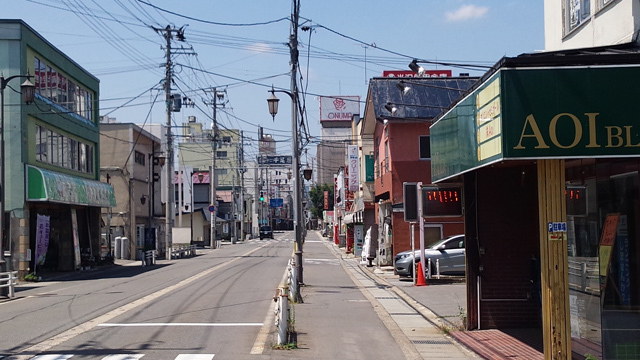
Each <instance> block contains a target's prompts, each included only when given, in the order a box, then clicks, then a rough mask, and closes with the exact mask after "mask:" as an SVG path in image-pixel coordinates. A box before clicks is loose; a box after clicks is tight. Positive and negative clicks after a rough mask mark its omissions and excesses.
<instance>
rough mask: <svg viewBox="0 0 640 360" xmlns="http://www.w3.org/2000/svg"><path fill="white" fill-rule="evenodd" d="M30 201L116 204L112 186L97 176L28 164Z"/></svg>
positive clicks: (102, 205)
mask: <svg viewBox="0 0 640 360" xmlns="http://www.w3.org/2000/svg"><path fill="white" fill-rule="evenodd" d="M26 171H27V176H26V178H27V201H50V202H57V203H64V204H76V205H88V206H97V207H113V206H116V196H115V193H114V192H113V187H112V186H111V185H109V184H107V183H103V182H100V181H96V180H89V179H83V178H80V177H77V176H71V175H66V174H61V173H58V172H55V171H51V170H45V169H40V168H37V167H35V166H31V165H27V169H26Z"/></svg>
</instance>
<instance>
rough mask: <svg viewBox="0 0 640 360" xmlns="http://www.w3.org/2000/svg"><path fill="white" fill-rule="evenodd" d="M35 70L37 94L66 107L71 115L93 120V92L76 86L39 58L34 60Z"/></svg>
mask: <svg viewBox="0 0 640 360" xmlns="http://www.w3.org/2000/svg"><path fill="white" fill-rule="evenodd" d="M34 70H35V75H34V81H35V88H36V93H37V94H39V95H40V96H41V97H42V98H44V99H46V100H48V101H51V102H53V103H55V104H58V105H60V106H62V107H64V108H65V109H67V110H69V112H70V113H74V114H77V115H79V116H81V117H83V118H85V119H88V120H93V98H94V95H93V93H92V92H90V91H87V90H86V89H84V88H83V87H81V86H80V85H78V84H76V83H75V82H73V81H72V80H71V79H69V78H68V77H67V76H65V75H64V74H62V73H61V72H60V71H58V70H56V69H55V68H53V67H52V66H51V65H49V64H47V63H46V62H45V61H44V60H42V59H40V58H38V57H35V59H34Z"/></svg>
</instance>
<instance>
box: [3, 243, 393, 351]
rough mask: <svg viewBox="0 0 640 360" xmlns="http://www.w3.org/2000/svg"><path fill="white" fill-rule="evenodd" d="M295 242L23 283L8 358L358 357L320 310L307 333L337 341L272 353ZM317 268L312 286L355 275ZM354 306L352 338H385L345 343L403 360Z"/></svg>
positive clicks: (329, 266) (304, 325)
mask: <svg viewBox="0 0 640 360" xmlns="http://www.w3.org/2000/svg"><path fill="white" fill-rule="evenodd" d="M291 235H292V233H290V232H284V233H282V232H279V233H276V234H275V239H274V240H262V241H260V240H252V241H247V242H244V243H242V242H239V243H237V244H225V245H224V246H223V247H222V248H221V249H216V250H208V249H207V250H202V251H200V252H199V254H198V256H196V257H193V258H186V259H176V260H170V261H159V262H158V264H157V265H154V266H148V267H141V266H140V265H139V263H137V262H136V263H132V264H131V265H132V266H117V267H113V268H109V269H101V270H99V271H87V272H83V273H76V274H74V276H70V277H66V278H64V277H63V278H59V279H55V280H53V281H47V282H42V283H37V284H27V285H21V286H20V288H19V289H18V291H17V293H16V294H17V298H16V299H14V300H11V301H2V302H0V358H2V360H21V359H38V360H63V359H69V358H72V360H77V359H109V360H124V359H139V358H140V357H142V356H144V358H145V359H167V360H168V359H180V360H206V359H209V360H210V359H212V358H213V357H214V356H215V359H216V360H218V359H287V358H291V359H293V358H299V357H300V356H302V357H305V358H318V359H322V358H325V357H324V355H325V354H326V350H330V353H331V354H334V355H335V354H340V351H344V350H347V351H348V349H344V350H340V349H338V348H331V347H329V348H327V347H326V345H327V344H332V343H335V342H334V340H332V339H331V335H337V333H338V332H339V331H340V330H341V329H339V328H335V324H331V322H324V323H320V322H319V320H318V317H314V316H317V314H318V311H319V310H316V311H315V312H313V311H312V312H311V313H308V316H306V319H303V318H301V317H302V316H303V315H304V314H305V311H303V310H302V308H300V311H299V313H298V319H297V321H299V325H300V328H301V330H303V329H304V330H305V332H306V333H313V332H316V331H318V334H328V335H322V336H321V337H323V339H315V340H314V341H308V342H307V344H306V347H307V349H298V350H295V351H286V350H285V351H283V350H274V349H273V348H272V345H273V344H274V343H275V333H276V328H275V326H274V324H273V308H274V302H273V300H272V299H273V296H274V294H275V289H276V288H277V287H278V285H279V284H280V283H281V282H282V280H283V275H284V273H285V270H286V267H287V262H288V260H289V258H290V257H291V255H292V252H293V241H292V239H291ZM308 255H309V256H313V253H309V254H308ZM308 260H309V263H308V270H309V273H308V278H309V280H312V279H314V277H317V278H318V279H323V281H329V283H330V282H331V280H328V279H325V278H324V277H323V273H326V272H327V271H328V273H331V272H333V271H338V273H336V276H342V277H346V276H347V275H346V274H344V272H343V273H341V274H340V271H341V270H339V269H338V268H337V267H336V266H335V264H334V263H332V262H331V261H326V260H323V259H320V258H317V259H315V261H313V258H309V259H308ZM334 260H335V259H334ZM334 260H332V261H334ZM334 262H335V261H334ZM306 274H307V273H305V275H306ZM327 286H328V285H327ZM335 286H337V287H338V288H344V287H346V288H347V289H351V288H352V287H353V283H349V282H344V278H342V279H341V280H340V283H336V284H335ZM350 291H352V290H350ZM303 294H304V293H303ZM348 300H349V301H346V300H344V301H343V300H341V301H343V302H344V304H346V305H348V306H353V305H356V304H357V305H359V306H358V307H357V309H355V312H354V309H353V308H352V309H350V310H349V312H350V313H352V314H353V315H354V316H356V315H357V316H358V318H361V319H363V321H362V322H361V323H359V324H354V327H353V329H348V330H349V331H350V332H352V333H353V334H354V335H355V334H357V333H358V327H359V326H365V327H367V334H369V335H371V336H375V338H376V339H378V340H382V341H379V342H377V343H374V344H366V343H363V342H362V341H361V339H360V344H358V341H359V338H358V337H357V336H350V337H344V338H346V339H351V340H353V341H354V342H355V344H353V347H352V349H357V348H358V347H362V348H366V353H369V354H384V355H385V357H391V358H394V359H402V358H403V357H404V356H403V354H402V352H401V351H400V350H399V349H398V348H397V347H391V349H392V350H389V342H392V341H393V340H392V338H391V336H390V335H389V331H388V330H387V328H386V327H385V326H384V324H382V322H380V321H379V319H378V317H377V315H376V314H375V310H374V309H373V307H372V306H371V304H370V303H369V302H367V301H366V300H365V299H364V298H360V295H358V294H357V293H354V294H350V295H349V298H348ZM310 305H311V304H310ZM297 306H299V307H302V306H305V305H304V304H300V305H297ZM321 308H323V306H321V307H320V309H321ZM307 309H309V310H312V309H313V308H312V307H311V306H309V307H307ZM353 312H354V313H353ZM314 313H315V314H316V315H314ZM326 317H327V316H325V315H323V316H321V317H320V318H326ZM320 327H325V328H323V331H324V332H322V331H320V330H319V328H320ZM301 335H302V336H304V334H301ZM385 343H386V344H385ZM323 348H324V349H323ZM332 356H333V355H332Z"/></svg>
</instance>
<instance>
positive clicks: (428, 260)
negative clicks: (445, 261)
mask: <svg viewBox="0 0 640 360" xmlns="http://www.w3.org/2000/svg"><path fill="white" fill-rule="evenodd" d="M427 279H431V258H428V259H427Z"/></svg>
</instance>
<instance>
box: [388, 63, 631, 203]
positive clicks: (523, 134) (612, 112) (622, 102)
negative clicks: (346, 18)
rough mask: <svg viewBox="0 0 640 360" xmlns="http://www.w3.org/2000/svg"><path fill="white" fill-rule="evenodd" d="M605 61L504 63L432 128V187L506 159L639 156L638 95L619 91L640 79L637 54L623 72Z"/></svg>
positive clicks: (624, 67)
mask: <svg viewBox="0 0 640 360" xmlns="http://www.w3.org/2000/svg"><path fill="white" fill-rule="evenodd" d="M570 55H571V54H570V53H567V54H566V56H564V57H563V58H564V60H565V61H566V60H567V58H569V57H571V56H570ZM607 56H609V55H598V57H597V58H596V57H593V59H591V58H580V57H579V56H577V55H576V56H575V57H574V59H573V62H570V63H568V65H571V66H561V65H563V64H560V63H558V64H556V65H555V66H554V65H553V64H547V63H545V61H547V62H548V61H551V60H549V59H548V58H553V59H554V60H557V58H556V57H555V55H553V54H552V55H547V57H538V56H537V55H536V56H522V57H518V58H505V59H503V61H502V62H501V63H500V65H501V66H502V67H501V68H498V69H496V70H495V71H494V72H493V73H490V74H488V75H487V76H485V77H484V79H483V80H484V81H483V82H482V83H481V84H479V85H478V86H477V87H475V88H474V90H473V91H472V92H471V93H470V94H469V95H468V96H466V97H464V98H463V99H462V100H461V101H459V102H458V103H456V104H455V105H454V106H453V107H452V108H451V109H450V110H448V111H446V112H444V113H443V114H442V115H441V116H440V117H439V118H438V119H437V120H436V122H435V123H434V124H433V125H432V126H431V128H430V135H431V137H430V141H431V179H432V181H433V182H434V183H438V182H440V181H443V180H446V179H450V178H453V177H455V176H457V175H460V174H463V173H465V172H468V171H472V170H474V169H478V168H481V167H484V166H487V165H490V164H493V163H496V162H500V161H505V160H535V159H558V158H564V159H569V158H574V159H575V158H594V157H622V156H638V155H640V127H638V125H637V123H638V119H637V114H636V111H634V109H635V107H637V106H636V105H635V104H636V103H637V99H638V97H639V96H640V90H639V89H638V88H637V87H633V86H629V87H626V86H620V84H624V83H626V82H628V79H636V78H638V76H640V65H639V64H638V62H640V53H628V54H625V56H626V57H625V58H624V59H619V60H617V61H619V63H618V64H617V65H618V66H612V65H614V63H613V61H614V60H615V59H611V62H610V63H607V64H605V65H606V66H603V62H605V60H607V59H608V57H607ZM611 56H617V55H615V54H614V55H611ZM616 59H617V58H616ZM536 61H537V62H536ZM558 61H559V60H558ZM536 65H539V66H536ZM544 65H546V66H544ZM587 89H602V91H587ZM376 200H378V199H376Z"/></svg>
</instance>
